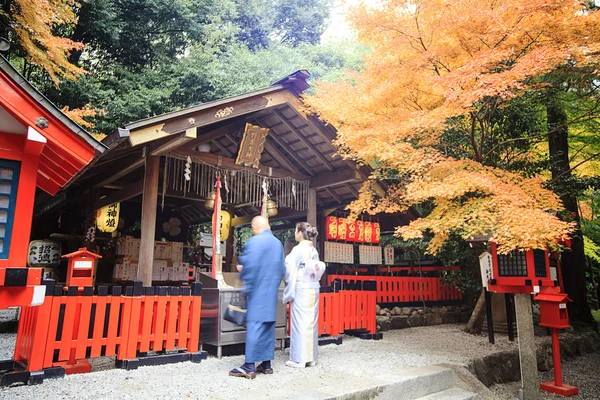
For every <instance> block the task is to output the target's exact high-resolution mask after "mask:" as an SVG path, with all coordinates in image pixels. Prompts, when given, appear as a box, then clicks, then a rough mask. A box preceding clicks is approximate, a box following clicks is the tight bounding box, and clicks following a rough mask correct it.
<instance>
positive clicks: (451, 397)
mask: <svg viewBox="0 0 600 400" xmlns="http://www.w3.org/2000/svg"><path fill="white" fill-rule="evenodd" d="M475 399H481V396H480V395H479V394H477V393H473V392H470V391H468V390H465V389H460V388H452V389H446V390H443V391H441V392H438V393H434V394H430V395H428V396H425V397H420V398H419V399H417V400H475Z"/></svg>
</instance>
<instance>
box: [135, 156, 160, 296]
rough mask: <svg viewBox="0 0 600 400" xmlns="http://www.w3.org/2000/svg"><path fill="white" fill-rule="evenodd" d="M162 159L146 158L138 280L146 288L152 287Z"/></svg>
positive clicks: (156, 157)
mask: <svg viewBox="0 0 600 400" xmlns="http://www.w3.org/2000/svg"><path fill="white" fill-rule="evenodd" d="M159 170H160V157H158V156H150V157H146V173H145V175H144V197H143V199H142V223H141V229H142V232H141V237H140V254H139V257H138V260H139V262H138V274H137V275H138V278H139V279H140V280H141V281H142V284H143V285H144V286H152V266H153V264H154V240H155V230H156V207H157V203H158V175H159Z"/></svg>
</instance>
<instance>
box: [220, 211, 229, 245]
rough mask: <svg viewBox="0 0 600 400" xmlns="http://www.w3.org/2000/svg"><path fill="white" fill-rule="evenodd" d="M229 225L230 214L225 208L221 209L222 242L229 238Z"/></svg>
mask: <svg viewBox="0 0 600 400" xmlns="http://www.w3.org/2000/svg"><path fill="white" fill-rule="evenodd" d="M230 227H231V214H229V212H228V211H227V210H221V226H220V230H221V237H220V238H219V239H221V241H222V242H224V241H226V240H227V238H229V229H230Z"/></svg>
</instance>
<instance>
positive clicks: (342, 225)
mask: <svg viewBox="0 0 600 400" xmlns="http://www.w3.org/2000/svg"><path fill="white" fill-rule="evenodd" d="M337 239H338V240H347V239H348V225H346V219H344V218H338V229H337Z"/></svg>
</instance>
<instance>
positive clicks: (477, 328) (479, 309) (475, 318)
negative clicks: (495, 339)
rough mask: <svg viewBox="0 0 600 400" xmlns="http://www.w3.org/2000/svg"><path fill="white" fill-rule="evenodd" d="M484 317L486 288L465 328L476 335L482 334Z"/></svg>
mask: <svg viewBox="0 0 600 400" xmlns="http://www.w3.org/2000/svg"><path fill="white" fill-rule="evenodd" d="M483 317H485V289H483V288H482V289H481V294H480V295H479V299H478V300H477V304H475V308H474V309H473V314H471V318H469V322H468V323H467V327H466V328H465V332H467V333H472V334H474V335H478V334H480V333H481V328H482V327H483Z"/></svg>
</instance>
